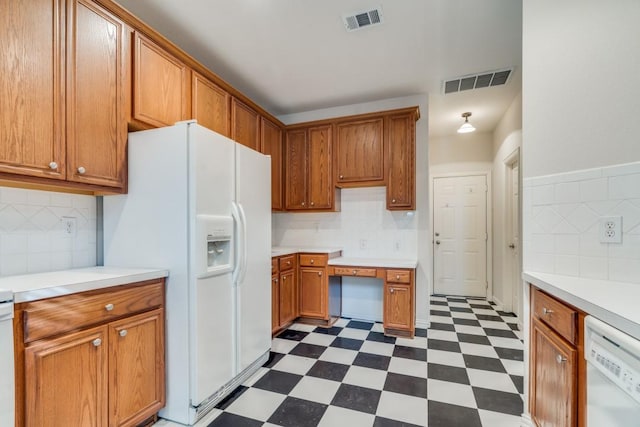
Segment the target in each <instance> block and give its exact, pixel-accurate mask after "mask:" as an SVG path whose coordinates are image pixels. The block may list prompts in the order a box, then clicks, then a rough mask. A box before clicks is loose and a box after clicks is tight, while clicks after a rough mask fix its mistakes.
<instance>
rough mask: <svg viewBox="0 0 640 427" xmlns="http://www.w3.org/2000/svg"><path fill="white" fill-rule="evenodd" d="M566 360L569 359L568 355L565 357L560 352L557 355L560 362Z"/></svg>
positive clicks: (557, 360)
mask: <svg viewBox="0 0 640 427" xmlns="http://www.w3.org/2000/svg"><path fill="white" fill-rule="evenodd" d="M566 361H567V358H566V357H564V356H563V355H561V354H559V355H557V356H556V362H558V363H564V362H566Z"/></svg>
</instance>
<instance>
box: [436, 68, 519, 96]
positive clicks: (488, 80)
mask: <svg viewBox="0 0 640 427" xmlns="http://www.w3.org/2000/svg"><path fill="white" fill-rule="evenodd" d="M512 72H513V69H512V68H509V69H506V70H498V71H487V72H484V73H478V74H473V75H469V76H462V77H456V78H454V79H449V80H446V81H445V82H444V86H443V90H444V93H445V95H446V94H447V93H454V92H462V91H463V90H471V89H480V88H483V87H490V86H500V85H503V84H506V83H507V81H509V77H510V76H511V74H512Z"/></svg>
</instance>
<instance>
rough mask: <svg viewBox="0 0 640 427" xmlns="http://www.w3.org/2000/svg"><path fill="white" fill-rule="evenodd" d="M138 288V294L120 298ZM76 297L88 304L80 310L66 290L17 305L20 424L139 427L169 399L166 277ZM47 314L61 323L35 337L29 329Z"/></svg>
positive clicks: (75, 296) (18, 406)
mask: <svg viewBox="0 0 640 427" xmlns="http://www.w3.org/2000/svg"><path fill="white" fill-rule="evenodd" d="M131 289H134V290H136V291H137V293H138V295H137V298H133V299H132V300H131V301H126V302H122V303H121V302H119V300H118V299H117V298H114V296H117V295H120V294H123V293H126V292H128V291H129V290H131ZM84 295H86V298H85V300H84V302H83V300H82V296H84ZM69 297H73V298H75V299H74V301H77V302H78V304H80V305H81V306H82V307H83V308H85V309H86V311H85V312H84V313H83V314H81V315H79V316H74V315H73V313H74V312H76V311H77V310H75V309H73V307H76V308H77V305H76V304H67V305H65V298H67V297H65V296H62V297H56V298H50V299H44V300H39V301H34V302H26V303H20V304H16V309H15V314H16V318H15V319H14V327H15V330H16V337H15V343H16V378H17V381H16V390H17V392H16V402H17V404H16V426H18V427H21V426H29V427H30V426H34V427H36V426H37V427H39V426H83V427H84V426H98V427H101V426H105V427H106V426H109V427H111V426H118V427H119V426H136V425H138V424H140V423H141V422H143V421H145V420H147V419H148V418H150V417H152V416H153V415H154V414H156V413H157V412H158V411H159V410H160V409H161V408H162V407H163V406H164V404H165V363H164V362H165V360H164V354H165V344H164V343H165V336H164V322H165V320H164V319H165V316H164V286H163V282H162V280H160V281H158V280H155V281H149V282H142V283H137V284H132V285H126V286H118V287H116V288H107V289H102V290H99V291H90V292H85V293H79V294H73V295H69ZM72 306H73V307H72ZM94 308H95V310H94ZM100 309H101V310H102V311H103V312H104V313H105V314H104V315H102V316H101V315H96V314H101V313H99V310H100ZM65 313H66V314H67V315H66V316H61V314H65ZM109 316H112V317H113V318H112V319H109V318H108V317H109ZM43 319H51V322H57V324H58V325H59V326H60V327H59V328H58V329H57V330H56V329H51V330H50V332H49V333H47V336H44V337H41V338H39V339H36V340H31V339H30V338H29V336H28V334H27V333H26V331H28V330H29V329H30V327H31V326H32V325H33V326H34V327H36V326H39V325H40V324H41V321H42V320H43ZM92 319H93V321H92ZM45 321H46V320H45ZM43 330H48V329H47V328H45V329H43ZM21 403H22V404H21Z"/></svg>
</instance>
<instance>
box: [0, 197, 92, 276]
mask: <svg viewBox="0 0 640 427" xmlns="http://www.w3.org/2000/svg"><path fill="white" fill-rule="evenodd" d="M68 218H75V220H71V221H72V222H74V221H75V230H74V227H71V229H70V230H69V231H71V232H70V233H69V232H68V230H67V224H66V223H67V219H68ZM94 265H96V198H95V197H93V196H85V195H76V194H68V193H56V192H48V191H38V190H25V189H20V188H10V187H0V276H9V275H14V274H26V273H38V272H43V271H54V270H63V269H67V268H75V267H90V266H94Z"/></svg>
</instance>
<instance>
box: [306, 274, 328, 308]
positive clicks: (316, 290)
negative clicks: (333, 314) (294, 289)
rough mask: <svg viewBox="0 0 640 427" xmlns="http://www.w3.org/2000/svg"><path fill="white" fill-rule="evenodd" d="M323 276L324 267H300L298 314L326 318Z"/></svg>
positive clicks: (325, 285) (325, 289)
mask: <svg viewBox="0 0 640 427" xmlns="http://www.w3.org/2000/svg"><path fill="white" fill-rule="evenodd" d="M325 276H326V275H325V271H324V268H306V267H303V268H300V316H304V317H315V318H318V319H327V318H328V317H327V311H328V310H327V294H328V283H327V280H326V277H325Z"/></svg>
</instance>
